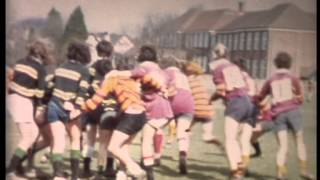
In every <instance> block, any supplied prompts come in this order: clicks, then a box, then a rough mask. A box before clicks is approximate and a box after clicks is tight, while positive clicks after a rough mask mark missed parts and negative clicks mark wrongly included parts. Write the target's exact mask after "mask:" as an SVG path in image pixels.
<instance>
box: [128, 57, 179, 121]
mask: <svg viewBox="0 0 320 180" xmlns="http://www.w3.org/2000/svg"><path fill="white" fill-rule="evenodd" d="M131 74H132V75H131V77H132V78H136V79H138V80H140V82H141V86H142V87H141V88H142V95H143V96H142V99H143V101H144V102H145V107H146V114H147V118H148V119H160V118H171V117H172V116H173V112H172V109H171V106H170V103H169V100H168V98H167V93H168V92H167V87H168V77H167V75H166V73H165V72H164V71H163V70H162V69H161V68H160V67H159V65H158V64H156V63H154V62H150V61H146V62H143V63H141V64H139V65H138V66H137V67H136V68H135V69H133V70H132V71H131Z"/></svg>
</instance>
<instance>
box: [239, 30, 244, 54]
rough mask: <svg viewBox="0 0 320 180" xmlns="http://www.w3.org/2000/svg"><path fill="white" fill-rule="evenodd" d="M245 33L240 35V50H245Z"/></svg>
mask: <svg viewBox="0 0 320 180" xmlns="http://www.w3.org/2000/svg"><path fill="white" fill-rule="evenodd" d="M244 41H245V32H241V33H240V39H239V50H244Z"/></svg>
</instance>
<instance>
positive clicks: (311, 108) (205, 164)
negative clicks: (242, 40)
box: [6, 98, 317, 180]
mask: <svg viewBox="0 0 320 180" xmlns="http://www.w3.org/2000/svg"><path fill="white" fill-rule="evenodd" d="M315 99H316V98H315ZM216 107H217V113H216V119H215V125H214V132H215V134H216V135H217V137H218V138H220V139H222V140H223V108H222V107H220V106H216ZM219 107H220V108H219ZM303 117H304V136H305V142H306V146H307V151H308V159H309V161H308V166H309V167H310V171H311V172H312V173H313V174H315V175H316V173H317V171H316V170H317V161H316V159H317V154H316V150H317V149H316V133H317V130H316V123H317V122H316V103H315V102H314V101H313V102H311V103H309V104H304V106H303ZM6 126H7V128H6V130H7V132H6V135H7V137H6V140H7V142H6V145H7V146H6V157H7V158H6V164H8V161H9V157H11V155H12V152H13V150H14V148H15V146H16V142H17V139H18V138H19V135H18V134H17V131H16V128H15V126H14V124H13V123H12V122H11V121H10V119H9V118H7V120H6ZM139 140H140V134H139V135H138V136H137V137H136V139H135V140H134V143H133V145H132V147H131V152H132V155H133V157H134V158H135V159H136V160H137V161H139V158H140V152H141V151H140V142H139ZM261 145H262V150H263V157H262V158H258V159H253V160H252V161H251V164H250V167H249V168H250V172H251V174H252V176H251V177H250V178H246V179H248V180H264V179H266V180H269V179H274V177H275V173H276V167H275V154H276V152H277V143H276V139H275V135H274V134H273V133H268V134H266V135H265V136H263V137H262V138H261ZM42 154H43V152H41V153H39V154H38V155H37V156H36V157H37V158H36V165H37V166H39V167H40V169H41V170H43V171H45V172H47V173H51V172H52V169H51V166H50V165H49V164H40V163H39V158H40V157H41V155H42ZM65 155H66V157H68V156H69V153H66V154H65ZM297 162H298V161H297V158H296V149H295V146H294V143H293V138H292V137H290V140H289V154H288V161H287V164H288V172H289V179H290V180H298V179H299V169H298V163H297ZM161 163H162V165H161V166H160V167H156V168H155V178H156V179H157V180H171V179H177V180H188V179H195V180H206V179H208V180H209V179H210V180H212V179H214V180H220V179H221V180H222V179H223V180H224V179H227V174H228V173H229V168H228V164H227V161H226V158H225V156H224V154H223V153H221V152H220V150H219V149H218V148H217V147H215V146H214V145H209V144H205V143H203V142H202V140H201V124H196V125H195V126H194V128H193V129H192V138H191V145H190V152H189V161H188V169H189V174H188V175H187V176H182V175H180V174H179V173H178V169H177V167H178V147H177V144H176V142H175V143H174V144H173V145H172V146H171V147H170V148H165V149H164V153H163V158H162V161H161ZM66 164H67V165H68V164H69V162H68V161H66ZM93 168H94V169H95V168H96V159H94V164H93Z"/></svg>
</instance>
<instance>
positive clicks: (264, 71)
mask: <svg viewBox="0 0 320 180" xmlns="http://www.w3.org/2000/svg"><path fill="white" fill-rule="evenodd" d="M266 76H267V61H266V59H261V61H260V78H261V79H264V78H266Z"/></svg>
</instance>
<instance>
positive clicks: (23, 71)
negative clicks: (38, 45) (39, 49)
mask: <svg viewBox="0 0 320 180" xmlns="http://www.w3.org/2000/svg"><path fill="white" fill-rule="evenodd" d="M13 70H14V72H13V77H12V79H11V81H10V84H9V94H10V93H17V94H19V95H22V96H24V97H28V98H32V99H34V100H35V103H36V105H42V104H43V103H42V98H43V97H44V91H45V86H46V85H45V76H46V70H45V67H44V65H43V64H42V61H41V60H40V59H37V58H35V57H32V56H27V57H26V58H24V59H21V60H19V61H18V62H17V63H16V64H15V66H14V69H13Z"/></svg>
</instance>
